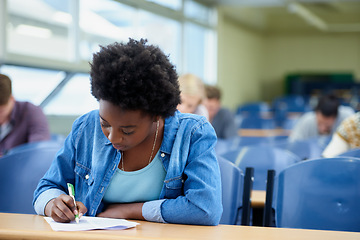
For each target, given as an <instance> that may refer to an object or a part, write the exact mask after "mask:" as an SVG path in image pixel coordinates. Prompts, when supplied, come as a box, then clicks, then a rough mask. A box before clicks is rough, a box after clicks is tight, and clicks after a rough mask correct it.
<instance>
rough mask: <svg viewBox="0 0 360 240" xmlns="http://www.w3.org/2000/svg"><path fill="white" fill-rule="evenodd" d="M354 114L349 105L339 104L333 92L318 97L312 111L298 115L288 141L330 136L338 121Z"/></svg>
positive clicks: (338, 123)
mask: <svg viewBox="0 0 360 240" xmlns="http://www.w3.org/2000/svg"><path fill="white" fill-rule="evenodd" d="M352 114H354V110H353V109H352V108H351V107H346V106H340V101H339V99H338V98H337V97H336V96H335V95H333V94H327V95H323V96H321V97H320V98H319V101H318V103H317V106H316V107H315V109H314V111H311V112H307V113H305V114H304V115H302V116H301V117H300V119H299V120H298V122H297V123H296V125H295V126H294V128H293V129H292V131H291V134H290V136H289V140H290V141H292V142H293V141H297V140H306V139H309V138H317V137H326V138H327V137H331V135H332V134H333V133H334V132H335V130H336V128H337V127H338V126H339V125H340V123H341V122H342V121H343V120H344V119H345V118H347V117H348V116H351V115H352Z"/></svg>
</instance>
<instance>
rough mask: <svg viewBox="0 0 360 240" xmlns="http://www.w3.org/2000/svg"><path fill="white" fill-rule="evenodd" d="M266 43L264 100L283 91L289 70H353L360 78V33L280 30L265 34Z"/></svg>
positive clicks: (315, 71)
mask: <svg viewBox="0 0 360 240" xmlns="http://www.w3.org/2000/svg"><path fill="white" fill-rule="evenodd" d="M264 43H265V44H264V45H263V49H264V54H263V58H264V59H263V60H264V64H263V66H262V71H261V73H262V75H261V88H262V91H261V92H262V93H263V94H262V96H263V97H264V100H270V99H273V98H274V97H276V96H278V95H280V94H282V93H283V90H284V89H283V86H284V85H283V80H284V77H285V76H286V75H287V74H289V73H298V72H303V73H308V72H309V73H333V72H351V73H353V74H354V77H355V79H357V80H358V81H360V34H359V33H357V34H328V33H319V34H311V35H309V34H296V35H285V34H276V35H268V36H264ZM269 89H270V91H269Z"/></svg>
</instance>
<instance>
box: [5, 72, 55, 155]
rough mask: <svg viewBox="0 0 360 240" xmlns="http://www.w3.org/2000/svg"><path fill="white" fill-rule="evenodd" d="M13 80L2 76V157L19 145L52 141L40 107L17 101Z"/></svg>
mask: <svg viewBox="0 0 360 240" xmlns="http://www.w3.org/2000/svg"><path fill="white" fill-rule="evenodd" d="M11 85H12V84H11V80H10V78H9V77H8V76H6V75H4V74H0V156H1V155H4V154H5V153H6V152H7V151H8V150H10V149H11V148H13V147H16V146H18V145H21V144H24V143H28V142H35V141H44V140H49V139H50V132H49V126H48V122H47V119H46V117H45V115H44V113H43V111H42V110H41V108H40V107H38V106H35V105H34V104H32V103H30V102H20V101H16V100H15V98H14V96H13V95H12V86H11Z"/></svg>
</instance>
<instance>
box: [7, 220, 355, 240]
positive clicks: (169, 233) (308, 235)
mask: <svg viewBox="0 0 360 240" xmlns="http://www.w3.org/2000/svg"><path fill="white" fill-rule="evenodd" d="M136 222H139V223H140V225H138V226H137V227H136V228H132V229H127V230H94V231H84V232H55V231H52V230H51V228H50V225H49V224H48V223H47V222H46V221H45V220H44V219H43V217H41V216H36V215H26V214H9V213H0V239H31V240H35V239H36V240H44V239H51V240H70V239H76V240H92V239H101V240H102V239H105V240H106V239H131V240H134V239H173V240H174V239H190V240H191V239H204V240H213V239H214V240H222V239H226V240H228V239H246V240H250V239H265V240H266V239H268V240H288V239H292V240H297V239H299V240H300V239H306V240H318V239H327V240H339V239H341V240H350V239H351V240H353V239H357V240H360V233H354V232H335V231H319V230H303V229H285V228H264V227H250V226H231V225H219V226H216V227H211V226H191V225H179V224H161V223H151V222H145V221H136Z"/></svg>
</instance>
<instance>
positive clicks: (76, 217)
mask: <svg viewBox="0 0 360 240" xmlns="http://www.w3.org/2000/svg"><path fill="white" fill-rule="evenodd" d="M67 186H68V190H69V195H70V197H72V199H73V200H74V204H75V208H76V209H77V206H76V201H75V190H74V186H73V185H72V184H71V183H68V184H67ZM75 221H76V223H79V214H76V215H75Z"/></svg>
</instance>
